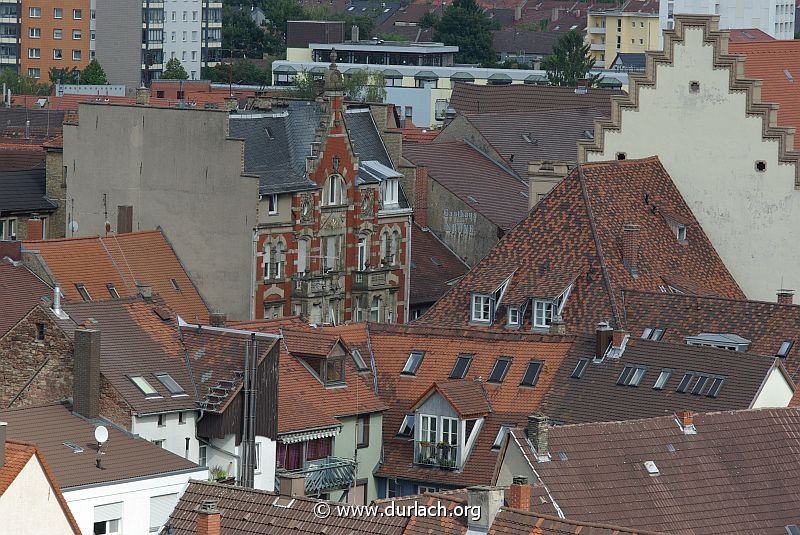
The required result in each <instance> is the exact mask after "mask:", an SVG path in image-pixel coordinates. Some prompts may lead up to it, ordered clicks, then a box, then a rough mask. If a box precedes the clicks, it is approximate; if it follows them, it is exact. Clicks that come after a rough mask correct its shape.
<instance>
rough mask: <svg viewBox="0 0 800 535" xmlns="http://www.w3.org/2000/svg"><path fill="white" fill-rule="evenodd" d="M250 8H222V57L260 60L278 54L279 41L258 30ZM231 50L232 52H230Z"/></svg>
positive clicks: (267, 32) (227, 6) (268, 33)
mask: <svg viewBox="0 0 800 535" xmlns="http://www.w3.org/2000/svg"><path fill="white" fill-rule="evenodd" d="M249 10H250V7H249V6H246V7H242V8H238V7H235V6H229V5H224V6H223V7H222V48H223V49H227V50H223V54H224V57H228V55H230V57H251V58H261V57H263V55H264V54H275V53H277V52H279V50H280V47H281V44H280V39H279V38H277V37H275V36H274V35H273V34H272V33H270V32H269V31H265V30H266V29H265V28H260V27H259V26H258V25H257V24H256V23H255V22H254V21H253V19H252V18H250V13H249ZM231 49H233V51H231Z"/></svg>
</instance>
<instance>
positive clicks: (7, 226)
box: [0, 217, 17, 240]
mask: <svg viewBox="0 0 800 535" xmlns="http://www.w3.org/2000/svg"><path fill="white" fill-rule="evenodd" d="M16 239H17V218H16V217H10V218H7V219H0V240H16Z"/></svg>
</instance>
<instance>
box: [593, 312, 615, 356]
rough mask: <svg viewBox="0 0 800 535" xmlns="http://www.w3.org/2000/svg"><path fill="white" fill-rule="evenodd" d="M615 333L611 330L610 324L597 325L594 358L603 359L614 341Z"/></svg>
mask: <svg viewBox="0 0 800 535" xmlns="http://www.w3.org/2000/svg"><path fill="white" fill-rule="evenodd" d="M613 333H614V331H612V330H611V327H610V326H609V325H608V322H606V321H601V322H600V323H598V324H597V330H595V332H594V334H595V347H594V356H595V358H597V359H602V358H603V357H604V356H605V355H606V351H607V350H608V346H610V345H611V343H612V342H613V341H614V334H613Z"/></svg>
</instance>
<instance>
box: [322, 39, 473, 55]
mask: <svg viewBox="0 0 800 535" xmlns="http://www.w3.org/2000/svg"><path fill="white" fill-rule="evenodd" d="M308 48H311V49H317V50H330V49H332V48H335V49H336V50H348V51H362V52H363V51H370V50H371V51H375V52H409V53H412V54H444V53H453V54H455V53H456V52H458V47H457V46H447V45H445V44H444V43H411V42H398V41H383V42H380V41H372V40H370V41H359V42H358V43H309V45H308Z"/></svg>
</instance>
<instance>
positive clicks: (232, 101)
mask: <svg viewBox="0 0 800 535" xmlns="http://www.w3.org/2000/svg"><path fill="white" fill-rule="evenodd" d="M223 101H224V109H225V111H234V110H236V108H238V107H239V100H238V99H237V98H236V97H234V96H230V97H225V98H224V99H223Z"/></svg>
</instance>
